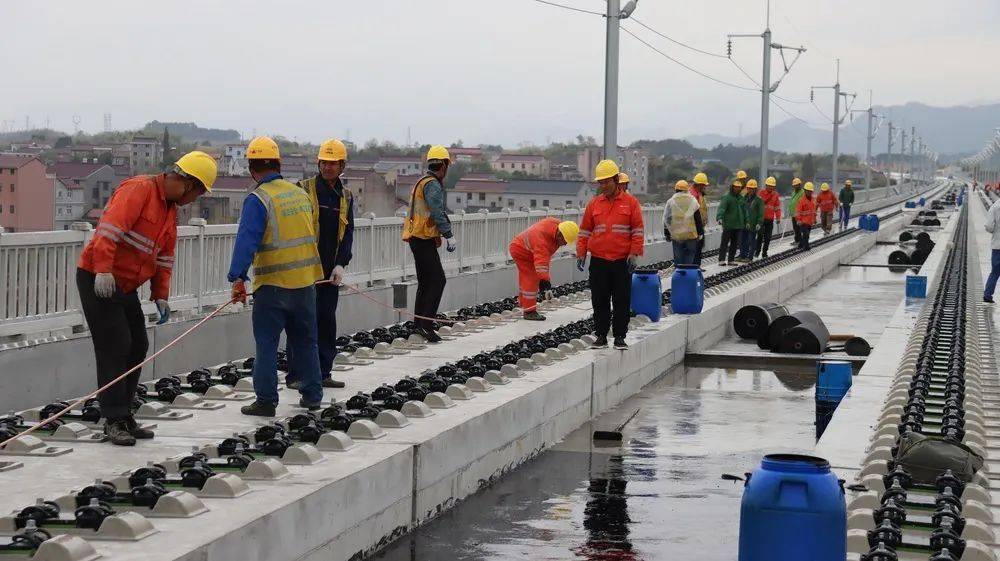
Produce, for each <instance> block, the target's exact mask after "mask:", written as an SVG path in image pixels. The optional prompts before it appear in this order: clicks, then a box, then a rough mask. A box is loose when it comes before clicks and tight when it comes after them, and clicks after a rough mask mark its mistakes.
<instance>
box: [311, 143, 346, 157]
mask: <svg viewBox="0 0 1000 561" xmlns="http://www.w3.org/2000/svg"><path fill="white" fill-rule="evenodd" d="M316 159H317V160H321V161H324V162H339V161H342V160H346V159H347V146H344V143H343V142H341V141H340V140H338V139H336V138H331V139H329V140H324V141H323V144H320V146H319V154H318V155H317V156H316Z"/></svg>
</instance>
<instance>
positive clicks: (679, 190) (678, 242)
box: [663, 179, 705, 265]
mask: <svg viewBox="0 0 1000 561" xmlns="http://www.w3.org/2000/svg"><path fill="white" fill-rule="evenodd" d="M690 189H691V187H690V185H688V182H687V181H684V180H683V179H681V180H680V181H678V182H677V183H675V184H674V195H673V196H672V197H670V199H669V200H667V204H666V207H665V208H664V209H663V235H664V237H666V238H667V241H669V242H671V243H672V244H673V250H674V265H696V263H695V262H694V261H695V257H696V256H697V255H698V246H699V244H701V241H702V240H703V239H705V225H704V223H703V222H702V217H701V205H700V204H698V199H696V198H695V197H694V195H692V194H691V193H690Z"/></svg>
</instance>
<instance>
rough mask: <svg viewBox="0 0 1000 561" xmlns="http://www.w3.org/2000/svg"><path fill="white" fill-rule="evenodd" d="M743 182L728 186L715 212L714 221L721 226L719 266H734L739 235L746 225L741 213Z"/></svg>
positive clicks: (735, 180) (736, 181) (738, 181)
mask: <svg viewBox="0 0 1000 561" xmlns="http://www.w3.org/2000/svg"><path fill="white" fill-rule="evenodd" d="M742 189H743V182H742V181H740V180H739V179H734V180H733V183H732V185H730V186H729V192H728V193H726V194H725V195H723V196H722V198H721V199H720V200H719V208H718V209H717V210H716V211H715V220H716V221H717V222H718V223H719V224H721V225H722V238H721V239H720V240H719V265H721V266H723V267H725V266H727V265H735V264H736V250H737V249H738V248H739V245H740V234H741V233H742V232H743V226H744V225H745V224H746V216H744V212H743V197H741V196H740V191H741V190H742Z"/></svg>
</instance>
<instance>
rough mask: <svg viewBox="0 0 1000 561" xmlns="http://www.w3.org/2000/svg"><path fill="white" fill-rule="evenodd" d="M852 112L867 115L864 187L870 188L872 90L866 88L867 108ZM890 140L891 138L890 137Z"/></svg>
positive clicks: (873, 117)
mask: <svg viewBox="0 0 1000 561" xmlns="http://www.w3.org/2000/svg"><path fill="white" fill-rule="evenodd" d="M854 113H864V114H865V115H867V116H868V134H867V136H865V188H866V189H871V185H872V140H873V139H874V136H875V135H874V134H873V131H872V128H873V121H874V120H875V117H876V115H875V113H874V112H873V111H872V91H871V90H868V109H855V110H853V111H851V114H852V115H853V114H854ZM890 142H891V139H890Z"/></svg>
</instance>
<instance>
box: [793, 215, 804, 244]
mask: <svg viewBox="0 0 1000 561" xmlns="http://www.w3.org/2000/svg"><path fill="white" fill-rule="evenodd" d="M792 232H794V233H795V246H796V247H798V246H799V245H800V244H801V243H802V228H801V227H799V223H798V222H796V221H795V219H794V217H793V218H792Z"/></svg>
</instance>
